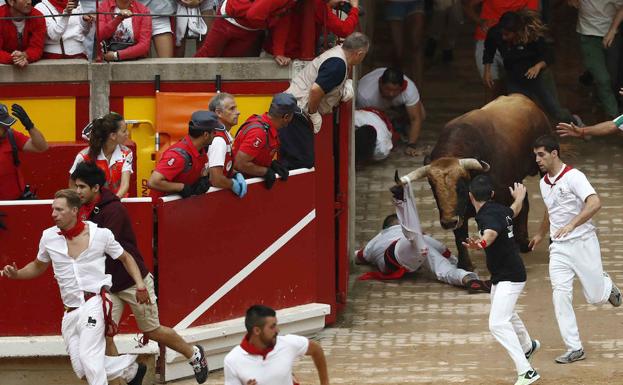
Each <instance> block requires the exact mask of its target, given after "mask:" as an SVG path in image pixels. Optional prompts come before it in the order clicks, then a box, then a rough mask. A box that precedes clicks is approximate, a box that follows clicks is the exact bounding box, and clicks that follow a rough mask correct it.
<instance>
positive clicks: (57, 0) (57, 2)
mask: <svg viewBox="0 0 623 385" xmlns="http://www.w3.org/2000/svg"><path fill="white" fill-rule="evenodd" d="M48 1H49V2H50V4H52V5H53V6H54V8H56V10H57V11H58V12H59V13H63V11H64V10H65V8H67V3H68V2H69V0H48Z"/></svg>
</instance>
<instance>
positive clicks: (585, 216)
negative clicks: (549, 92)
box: [530, 135, 621, 364]
mask: <svg viewBox="0 0 623 385" xmlns="http://www.w3.org/2000/svg"><path fill="white" fill-rule="evenodd" d="M534 154H535V156H536V162H537V164H538V165H539V168H540V169H541V172H543V173H545V175H544V176H543V178H542V179H541V182H540V188H541V195H542V196H543V201H544V202H545V206H546V210H545V216H544V218H543V223H542V224H541V228H540V229H539V232H538V233H537V234H536V235H535V236H534V237H533V238H532V240H531V241H530V248H532V249H533V248H534V247H535V246H536V245H537V244H538V243H540V242H541V241H542V240H543V238H545V236H546V234H547V232H548V230H549V238H550V240H551V243H550V245H549V276H550V281H551V283H552V290H553V301H554V310H555V314H556V320H557V321H558V328H559V329H560V335H561V337H562V339H563V342H564V343H565V345H566V347H567V351H566V353H564V354H562V355H560V356H559V357H557V358H556V362H557V363H559V364H569V363H572V362H575V361H579V360H583V359H585V358H586V354H585V353H584V348H583V347H582V342H581V341H580V332H579V330H578V324H577V322H576V318H575V313H574V311H573V281H574V280H575V277H576V276H577V277H578V279H579V280H580V283H581V284H582V290H583V292H584V297H585V298H586V302H588V303H589V304H591V305H599V304H602V303H606V302H610V304H611V305H612V306H614V307H618V306H621V291H620V290H619V288H618V287H617V286H616V285H615V284H614V282H612V279H610V276H608V273H606V272H605V271H604V270H603V265H602V262H601V250H600V247H599V240H598V239H597V234H596V233H595V226H594V225H593V223H592V217H593V216H594V215H595V214H596V213H597V211H599V209H600V208H601V202H600V200H599V196H598V195H597V193H596V192H595V189H594V188H593V186H591V184H590V182H589V181H588V179H587V178H586V176H585V175H584V173H582V172H581V171H579V170H577V169H574V168H572V167H569V166H567V165H566V164H565V163H563V161H562V160H561V159H560V144H559V143H558V140H557V139H556V138H555V137H554V136H552V135H543V136H541V137H539V138H538V139H537V140H536V141H535V143H534Z"/></svg>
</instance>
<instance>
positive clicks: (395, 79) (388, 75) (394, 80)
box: [381, 67, 405, 85]
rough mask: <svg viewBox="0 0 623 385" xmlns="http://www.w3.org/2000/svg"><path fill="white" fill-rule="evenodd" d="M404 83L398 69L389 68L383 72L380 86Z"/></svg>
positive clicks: (403, 78)
mask: <svg viewBox="0 0 623 385" xmlns="http://www.w3.org/2000/svg"><path fill="white" fill-rule="evenodd" d="M404 81H405V75H404V73H403V72H402V70H401V69H399V68H392V67H389V68H387V69H386V70H385V72H383V75H381V83H382V84H387V83H390V84H397V85H402V82H404Z"/></svg>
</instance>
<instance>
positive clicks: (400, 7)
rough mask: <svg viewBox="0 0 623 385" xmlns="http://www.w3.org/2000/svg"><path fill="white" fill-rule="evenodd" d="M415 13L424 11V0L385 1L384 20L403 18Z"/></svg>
mask: <svg viewBox="0 0 623 385" xmlns="http://www.w3.org/2000/svg"><path fill="white" fill-rule="evenodd" d="M416 13H424V0H412V1H391V0H389V1H386V2H385V20H388V21H394V20H404V19H406V18H407V17H409V16H411V15H413V14H416Z"/></svg>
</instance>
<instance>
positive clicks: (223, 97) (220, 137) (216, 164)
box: [207, 92, 247, 198]
mask: <svg viewBox="0 0 623 385" xmlns="http://www.w3.org/2000/svg"><path fill="white" fill-rule="evenodd" d="M208 109H209V110H210V111H211V112H213V113H215V114H216V116H217V118H218V121H219V123H220V124H221V125H220V126H219V127H217V128H216V129H215V130H214V132H215V133H216V136H215V137H214V139H213V140H212V143H210V147H208V164H207V167H208V170H209V173H210V184H211V185H212V186H214V187H219V188H223V189H230V190H231V191H232V192H233V193H234V194H236V195H237V196H239V197H240V198H242V197H243V196H245V194H246V193H247V182H246V181H245V179H244V176H243V175H242V174H241V173H239V172H236V170H234V155H233V146H234V138H232V136H231V134H230V133H229V132H230V130H231V128H232V127H233V126H235V125H236V124H238V117H239V116H240V111H238V105H237V104H236V99H234V95H232V94H228V93H227V92H220V93H218V94H216V95H215V96H214V97H213V98H212V99H211V100H210V104H208Z"/></svg>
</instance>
